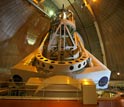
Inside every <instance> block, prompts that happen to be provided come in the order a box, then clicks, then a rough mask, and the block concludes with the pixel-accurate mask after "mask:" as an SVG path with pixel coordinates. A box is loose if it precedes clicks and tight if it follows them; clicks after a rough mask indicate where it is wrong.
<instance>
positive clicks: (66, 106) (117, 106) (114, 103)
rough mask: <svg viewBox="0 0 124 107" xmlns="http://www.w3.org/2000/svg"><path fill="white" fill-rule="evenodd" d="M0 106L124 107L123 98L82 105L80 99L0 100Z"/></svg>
mask: <svg viewBox="0 0 124 107" xmlns="http://www.w3.org/2000/svg"><path fill="white" fill-rule="evenodd" d="M0 107H124V99H120V98H119V99H116V100H109V101H108V100H102V101H98V104H97V105H83V104H82V103H81V102H80V101H76V100H75V101H74V100H72V101H66V100H6V99H1V100H0Z"/></svg>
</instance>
